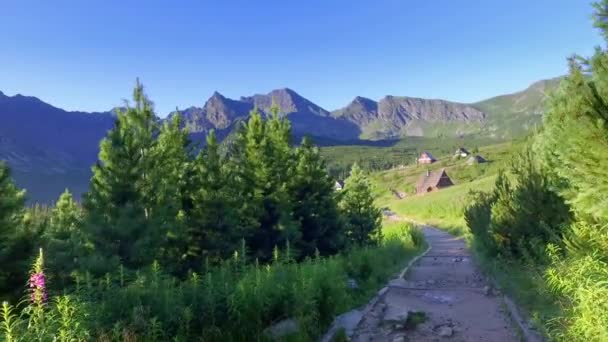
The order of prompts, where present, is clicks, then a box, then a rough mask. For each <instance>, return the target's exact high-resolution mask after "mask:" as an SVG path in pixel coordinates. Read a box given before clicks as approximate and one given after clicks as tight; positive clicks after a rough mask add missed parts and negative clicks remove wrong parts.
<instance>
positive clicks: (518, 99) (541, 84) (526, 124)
mask: <svg viewBox="0 0 608 342" xmlns="http://www.w3.org/2000/svg"><path fill="white" fill-rule="evenodd" d="M561 80H562V77H556V78H552V79H548V80H542V81H538V82H536V83H534V84H532V85H531V86H530V87H528V88H527V89H525V90H523V91H520V92H516V93H513V94H508V95H501V96H496V97H493V98H490V99H487V100H484V101H480V102H477V103H473V104H471V106H473V107H475V108H477V109H479V110H481V111H483V112H485V113H488V122H487V131H488V133H489V134H491V135H493V136H499V137H516V136H521V135H522V134H525V132H527V131H529V130H530V129H531V128H533V127H534V126H537V125H539V124H541V120H542V114H543V112H544V105H545V100H546V99H547V95H548V94H549V93H550V92H551V91H553V90H555V89H557V87H558V86H559V83H560V81H561Z"/></svg>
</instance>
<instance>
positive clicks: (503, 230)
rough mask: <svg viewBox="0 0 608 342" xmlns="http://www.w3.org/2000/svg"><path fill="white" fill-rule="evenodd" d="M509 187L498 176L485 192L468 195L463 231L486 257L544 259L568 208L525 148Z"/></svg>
mask: <svg viewBox="0 0 608 342" xmlns="http://www.w3.org/2000/svg"><path fill="white" fill-rule="evenodd" d="M511 173H512V174H513V178H514V184H512V183H511V181H510V180H509V179H508V178H507V177H506V175H505V174H504V173H503V172H500V173H499V176H498V178H497V179H496V183H495V186H494V189H493V191H492V192H490V193H479V192H477V193H472V195H471V203H470V204H469V205H468V206H467V207H466V209H465V213H464V215H465V220H466V222H467V225H468V227H469V230H470V231H471V233H472V234H473V236H474V237H475V239H476V243H478V244H479V245H480V246H482V247H483V248H484V249H485V251H486V252H488V253H489V254H502V255H513V256H515V257H523V258H531V259H545V258H544V254H545V253H544V252H545V251H544V249H545V246H546V245H547V244H548V243H560V241H561V238H562V233H563V230H564V227H565V226H566V225H567V224H568V222H569V221H570V220H571V214H570V208H569V207H568V205H567V204H566V203H565V201H564V200H563V199H562V198H561V196H559V195H558V194H557V193H556V192H555V191H554V190H553V189H552V188H551V186H550V182H549V180H548V177H547V176H546V175H545V174H544V173H543V171H542V169H541V167H540V166H539V165H538V164H537V162H536V161H535V158H534V156H533V153H532V150H531V148H529V147H528V148H526V149H525V150H524V151H523V152H521V153H520V154H519V155H518V156H516V158H514V160H513V167H512V169H511Z"/></svg>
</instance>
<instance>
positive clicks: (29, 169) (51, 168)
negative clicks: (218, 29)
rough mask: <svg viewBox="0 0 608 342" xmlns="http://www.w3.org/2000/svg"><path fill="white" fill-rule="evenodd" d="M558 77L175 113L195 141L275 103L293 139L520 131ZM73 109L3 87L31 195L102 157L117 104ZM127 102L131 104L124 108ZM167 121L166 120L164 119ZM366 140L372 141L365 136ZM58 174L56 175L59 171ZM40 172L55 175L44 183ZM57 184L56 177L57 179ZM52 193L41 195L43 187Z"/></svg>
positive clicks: (12, 150) (215, 102) (12, 138)
mask: <svg viewBox="0 0 608 342" xmlns="http://www.w3.org/2000/svg"><path fill="white" fill-rule="evenodd" d="M558 81H559V78H556V79H549V80H543V81H539V82H535V83H534V84H532V85H530V86H529V87H528V88H526V89H525V90H522V91H520V92H515V93H512V94H506V95H500V96H496V97H493V98H490V99H487V100H484V101H479V102H476V103H471V104H467V103H459V102H452V101H446V100H442V99H424V98H417V97H408V96H394V95H387V96H384V97H382V98H381V99H379V100H378V101H375V100H372V99H369V98H366V97H362V96H356V97H355V98H353V100H352V101H351V102H350V103H348V104H347V105H346V106H344V107H342V108H340V109H336V110H333V111H328V110H326V109H324V108H323V107H321V106H319V105H317V104H315V103H314V102H312V101H310V100H308V99H306V98H305V97H303V96H301V95H300V94H298V93H297V92H296V91H294V90H293V89H290V88H279V89H275V90H272V91H270V92H268V93H266V94H254V95H251V96H241V97H240V98H239V99H230V98H228V97H225V96H224V95H222V94H220V93H219V92H217V91H216V92H214V93H213V94H212V95H211V96H210V97H209V98H208V99H207V100H206V101H205V102H204V103H203V104H202V106H190V107H188V108H186V109H183V110H179V111H177V112H173V113H170V114H169V116H168V118H171V117H172V116H173V115H181V116H182V117H183V123H184V126H185V127H188V129H189V131H190V133H191V138H192V139H193V140H194V141H198V142H203V141H204V136H205V135H206V133H208V132H209V131H210V130H211V129H214V130H216V132H217V133H218V137H219V138H220V139H223V138H225V137H227V136H228V135H230V134H231V133H232V132H234V130H235V129H236V127H238V125H239V124H240V123H241V122H243V121H244V120H246V119H247V118H248V117H249V113H250V111H251V110H253V109H254V108H257V109H258V110H259V111H260V112H261V113H262V114H263V115H265V116H267V115H269V113H270V107H271V105H272V103H273V102H274V103H276V104H277V105H278V106H279V110H280V112H281V113H282V115H286V117H287V118H288V119H289V120H290V121H291V123H292V131H293V135H294V138H296V140H297V139H299V138H300V137H302V136H304V135H311V136H313V138H315V139H316V140H317V141H321V142H324V143H328V144H358V141H360V142H363V141H370V142H371V141H373V140H385V139H389V140H391V139H400V138H404V137H408V136H430V137H435V136H461V135H468V134H478V135H479V134H481V135H487V136H491V137H502V138H506V137H514V136H519V135H522V134H525V133H526V132H527V130H528V129H529V128H530V127H532V126H533V125H535V124H538V122H540V118H541V115H539V114H542V108H543V105H544V101H545V98H546V92H547V91H550V90H551V89H554V88H555V87H557V84H558V83H559V82H558ZM120 109H121V108H119V107H118V108H117V107H115V108H113V109H111V110H109V111H104V112H81V111H66V110H63V109H61V108H59V107H55V106H53V105H51V104H48V103H46V102H44V101H42V100H40V99H39V98H37V97H34V96H25V95H21V94H16V95H13V96H8V95H5V94H4V93H3V92H1V91H0V160H7V161H8V164H9V165H10V166H11V168H13V170H14V175H15V178H16V179H17V181H18V183H19V185H20V186H22V187H26V188H28V189H29V190H30V191H31V193H32V198H34V199H36V200H42V201H46V202H48V201H51V200H54V199H55V198H56V195H58V194H59V193H60V192H61V191H63V189H64V188H65V184H72V183H74V182H75V183H77V184H78V186H71V187H72V188H75V192H77V193H76V195H78V194H79V193H78V191H81V192H84V191H86V184H87V183H88V178H89V176H90V166H91V165H93V164H94V163H95V162H96V161H97V154H98V148H99V141H100V140H101V139H102V138H103V137H104V136H105V135H106V133H107V131H108V130H109V129H110V128H111V127H112V126H113V125H114V122H115V115H116V111H118V110H120ZM122 109H124V108H122ZM162 120H165V119H162ZM366 144H367V143H366ZM53 177H54V178H53ZM38 179H55V181H53V182H45V183H44V184H41V182H40V181H38ZM55 183H57V184H55ZM40 189H45V190H44V191H45V192H48V193H52V195H49V196H46V197H45V196H44V195H41V192H42V190H40Z"/></svg>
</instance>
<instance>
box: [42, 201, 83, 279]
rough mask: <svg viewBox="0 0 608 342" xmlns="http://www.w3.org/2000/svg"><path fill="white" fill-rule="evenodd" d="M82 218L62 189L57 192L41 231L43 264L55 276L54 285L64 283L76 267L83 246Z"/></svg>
mask: <svg viewBox="0 0 608 342" xmlns="http://www.w3.org/2000/svg"><path fill="white" fill-rule="evenodd" d="M82 220H83V215H82V209H81V208H80V207H79V206H78V204H77V203H76V201H74V198H73V197H72V194H71V193H70V192H69V191H68V190H67V189H66V190H65V191H64V192H63V193H62V194H61V196H59V199H58V200H57V203H56V204H55V208H54V209H53V210H52V213H51V218H50V222H49V225H48V228H47V230H46V231H45V232H44V244H45V250H46V255H47V258H46V266H47V268H48V269H49V271H50V273H51V274H52V275H53V276H54V277H55V279H54V280H53V281H54V283H55V285H58V286H61V287H62V286H63V285H65V284H66V283H67V282H68V280H69V278H70V273H71V272H72V271H74V270H75V269H76V268H77V260H78V257H79V256H80V255H81V254H82V248H83V246H82V244H83V236H82Z"/></svg>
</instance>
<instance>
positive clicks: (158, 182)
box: [143, 115, 192, 267]
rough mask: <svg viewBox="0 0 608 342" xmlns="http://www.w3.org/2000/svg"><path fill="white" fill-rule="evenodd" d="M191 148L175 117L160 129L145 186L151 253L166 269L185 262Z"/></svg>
mask: <svg viewBox="0 0 608 342" xmlns="http://www.w3.org/2000/svg"><path fill="white" fill-rule="evenodd" d="M191 153H192V151H191V145H190V140H189V138H188V132H187V130H185V129H182V122H181V116H180V115H174V116H172V117H171V118H170V119H169V120H168V121H165V123H164V124H163V125H162V127H161V128H160V132H159V134H158V138H157V141H156V143H155V144H154V146H153V148H152V149H151V152H150V159H151V160H150V164H151V165H152V168H151V170H150V171H149V173H148V179H147V181H146V182H144V184H145V185H146V189H145V191H144V195H143V199H144V200H146V201H148V203H147V204H146V208H149V228H148V230H149V235H150V236H151V237H152V238H154V239H156V240H150V242H149V243H150V246H151V247H153V248H154V250H152V251H150V254H151V255H155V256H156V258H157V259H159V261H161V262H162V263H163V264H164V265H173V266H174V267H177V265H179V264H180V263H181V261H183V260H184V258H185V254H186V249H187V243H186V241H185V238H186V224H187V222H186V221H187V211H188V210H189V203H188V199H187V196H188V191H189V188H190V179H189V177H190V173H189V170H190V168H191V167H192V166H191V158H190V155H191Z"/></svg>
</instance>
